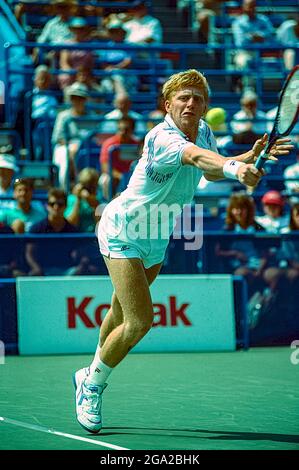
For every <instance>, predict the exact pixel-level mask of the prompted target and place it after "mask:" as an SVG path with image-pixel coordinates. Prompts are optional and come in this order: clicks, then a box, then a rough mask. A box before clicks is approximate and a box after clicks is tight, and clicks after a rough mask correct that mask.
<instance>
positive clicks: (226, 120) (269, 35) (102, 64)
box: [0, 0, 299, 293]
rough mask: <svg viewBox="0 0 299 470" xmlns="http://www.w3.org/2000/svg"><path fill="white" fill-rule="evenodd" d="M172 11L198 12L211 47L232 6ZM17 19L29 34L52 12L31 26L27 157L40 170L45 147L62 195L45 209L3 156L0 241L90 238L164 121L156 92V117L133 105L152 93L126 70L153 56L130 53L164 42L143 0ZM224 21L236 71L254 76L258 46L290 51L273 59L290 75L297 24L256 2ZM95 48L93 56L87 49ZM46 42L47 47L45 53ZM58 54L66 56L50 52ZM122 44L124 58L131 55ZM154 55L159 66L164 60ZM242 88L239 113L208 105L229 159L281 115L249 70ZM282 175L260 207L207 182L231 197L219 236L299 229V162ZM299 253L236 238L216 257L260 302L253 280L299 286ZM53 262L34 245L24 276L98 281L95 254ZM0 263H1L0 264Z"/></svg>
mask: <svg viewBox="0 0 299 470" xmlns="http://www.w3.org/2000/svg"><path fill="white" fill-rule="evenodd" d="M87 3H88V2H87ZM175 3H176V6H177V8H181V9H182V8H187V7H188V8H189V6H190V4H191V3H192V4H193V6H194V12H195V15H193V20H194V21H195V24H196V28H197V30H198V41H199V42H201V43H207V44H213V43H215V42H216V37H217V34H216V32H217V27H218V26H217V21H218V20H219V18H220V16H221V14H222V13H223V11H224V10H223V8H224V7H225V6H226V5H225V4H226V3H227V2H225V1H222V0H219V1H212V0H204V1H199V0H194V1H193V0H192V1H191V0H190V1H188V0H182V1H177V2H175ZM14 11H15V14H16V17H17V19H18V21H19V22H20V23H21V24H22V25H25V22H26V21H27V20H26V15H29V14H30V13H35V12H37V13H40V14H42V13H45V14H47V15H49V20H48V21H47V22H46V23H45V24H44V26H43V27H42V28H39V30H38V31H36V32H35V31H34V28H33V29H32V30H31V33H30V35H31V36H30V39H32V40H34V41H35V42H36V47H35V48H33V50H32V52H31V54H32V55H31V57H32V64H33V68H34V73H33V76H32V89H31V101H30V106H31V111H30V113H29V115H30V123H31V136H30V138H31V146H32V155H31V158H32V160H34V161H35V162H40V161H42V162H44V161H45V160H46V155H47V153H46V151H45V149H46V145H50V147H49V148H50V154H51V163H53V164H55V165H56V167H57V171H58V179H57V181H56V186H57V187H52V188H50V189H49V188H47V189H46V190H44V196H45V195H46V201H45V200H43V201H42V202H41V201H40V200H38V196H37V195H36V192H35V189H34V184H33V183H34V180H32V179H26V178H22V177H19V174H20V168H18V161H17V159H16V158H15V156H14V155H13V154H12V153H13V152H11V153H9V152H6V151H3V152H2V153H0V197H1V199H0V232H1V233H11V234H14V233H15V234H22V233H29V234H49V233H51V234H53V233H54V234H55V233H77V232H78V233H80V232H81V233H82V232H83V233H92V232H94V230H95V227H96V224H97V221H98V218H97V217H96V216H95V209H96V208H97V206H98V205H99V204H101V203H102V202H106V201H108V200H109V199H110V198H111V197H114V196H115V195H116V194H117V193H118V192H119V191H120V190H121V188H122V187H123V185H124V184H125V183H126V181H127V179H128V177H129V176H130V174H131V170H132V166H134V165H135V164H136V161H137V160H138V158H139V156H140V148H141V146H142V141H143V138H144V136H145V134H146V132H147V131H148V130H150V129H151V128H152V127H153V126H154V125H156V124H157V123H159V122H160V121H162V120H163V119H164V116H165V109H164V104H163V99H162V97H161V94H160V93H159V89H158V86H157V87H156V90H155V91H156V96H155V97H154V99H153V100H152V103H151V109H149V110H147V111H146V112H144V111H143V110H142V109H141V108H140V107H138V108H137V102H136V101H134V100H133V98H132V96H133V95H135V94H136V93H139V92H144V94H146V93H147V92H148V91H149V89H147V82H146V78H144V77H143V78H142V76H141V75H140V76H139V75H136V74H134V73H130V70H131V69H134V64H135V63H137V62H138V61H140V62H141V63H144V62H142V61H146V60H147V59H148V57H149V56H148V52H147V50H146V48H143V49H140V50H138V51H137V52H136V51H134V50H133V49H132V48H130V46H132V45H137V46H138V45H140V46H146V45H149V44H153V45H155V44H156V45H159V44H161V43H163V27H162V24H161V22H160V21H159V19H158V18H156V17H155V16H154V14H152V12H151V11H150V10H149V9H148V6H147V2H144V1H140V2H136V4H135V6H134V7H132V8H128V9H127V10H124V9H118V8H115V9H114V10H109V9H107V8H103V7H101V6H98V5H95V4H94V5H91V4H90V5H89V4H87V5H82V2H80V4H79V3H78V2H77V1H76V0H52V1H49V4H48V5H43V4H40V5H38V4H36V5H32V4H30V5H29V4H26V2H19V3H18V4H17V5H15V10H14ZM226 20H227V18H226ZM229 21H230V35H231V42H232V45H233V46H235V52H234V54H233V57H232V65H233V67H234V69H235V70H236V71H240V73H241V72H243V71H244V70H250V69H251V68H252V69H253V68H254V67H255V65H256V59H257V57H258V56H257V52H256V51H255V50H252V49H250V47H251V46H252V45H255V44H257V45H265V46H267V45H273V44H277V45H281V46H284V47H286V48H287V49H285V50H283V53H282V54H281V57H278V60H280V61H281V63H283V64H284V67H285V71H288V70H289V69H290V68H292V66H293V65H294V63H295V61H296V51H295V50H294V47H297V46H298V44H299V42H298V41H299V39H298V38H299V36H298V34H299V28H298V16H296V15H293V17H292V18H285V20H284V21H282V22H281V24H280V25H279V27H277V28H276V29H275V27H274V26H273V24H272V22H271V18H270V17H268V16H267V15H265V14H261V13H259V12H258V11H257V6H256V0H243V1H242V2H239V8H238V11H237V13H235V14H233V15H232V16H231V17H230V19H229ZM37 29H38V28H37ZM94 42H96V44H97V46H98V47H97V48H96V49H95V48H93V49H88V47H86V46H88V44H91V43H94ZM43 44H47V45H48V46H49V47H48V48H47V49H44V48H43V47H41V45H43ZM51 45H53V46H57V45H58V46H59V48H58V49H57V48H54V49H53V50H51V47H50V46H51ZM126 45H128V46H129V47H128V49H125V48H124V46H126ZM65 46H72V47H70V48H69V47H65ZM248 47H249V49H248ZM156 58H157V59H159V60H160V56H158V54H157V57H156ZM145 75H146V70H145ZM240 76H241V75H240ZM237 79H238V77H237ZM237 84H238V86H239V87H240V89H239V91H241V93H240V105H239V109H238V102H236V103H235V107H234V109H233V111H232V110H231V108H228V109H225V104H223V105H221V106H220V105H219V107H217V108H216V107H211V108H210V110H209V111H208V113H207V115H206V118H205V119H206V121H207V123H208V124H209V125H210V127H211V129H212V130H213V131H214V132H215V135H216V139H217V144H218V148H219V150H220V151H221V152H224V154H229V153H230V151H231V149H232V148H233V146H240V145H241V146H246V145H251V144H252V143H253V142H254V141H255V140H256V139H257V138H258V137H260V136H262V135H263V134H264V133H265V131H269V129H271V125H272V122H273V119H274V117H275V113H276V110H277V108H276V107H275V108H272V107H271V109H269V108H270V106H268V107H267V106H265V103H264V102H263V100H262V97H260V96H258V94H257V91H256V83H255V82H254V81H253V80H252V79H251V75H250V73H248V74H245V75H244V74H243V73H242V79H240V80H239V82H238V83H237ZM212 91H213V90H212ZM45 128H47V129H48V132H49V135H50V142H47V138H46V134H45V133H44V132H45V131H44V129H45ZM93 129H96V143H97V148H96V158H95V160H94V162H93V163H94V164H93V165H88V164H85V165H83V169H82V166H80V167H79V166H78V156H79V155H80V151H81V149H82V144H83V143H84V142H85V141H86V140H87V139H88V138H90V135H91V134H92V130H93ZM296 135H297V134H295V136H294V138H293V140H294V141H295V142H296ZM297 141H298V137H297ZM128 147H129V150H126V151H125V149H127V148H128ZM244 150H245V147H244ZM282 174H283V177H284V178H285V182H284V190H283V191H284V193H283V194H282V193H280V192H278V191H276V190H275V187H274V188H271V187H270V188H264V187H263V188H262V189H261V192H262V194H261V195H260V197H258V198H256V199H255V200H254V199H253V198H252V197H251V196H249V195H248V194H247V195H246V194H245V195H244V194H242V195H239V194H236V195H233V196H232V197H231V198H230V199H229V195H230V193H231V191H232V190H234V187H233V185H232V184H231V182H226V186H225V185H224V184H222V183H219V186H217V185H218V183H211V182H207V181H204V179H202V180H201V182H200V186H199V191H204V192H210V193H211V194H215V193H217V190H218V189H219V188H220V189H219V191H221V192H224V193H226V196H225V198H224V200H222V202H221V203H217V204H218V209H219V208H220V213H221V210H222V216H223V210H224V208H225V209H226V210H227V213H226V222H225V225H224V226H223V227H222V228H223V230H224V231H225V232H230V233H236V234H249V235H252V236H255V234H256V232H264V233H269V234H272V235H278V234H283V233H289V232H291V231H294V230H297V229H299V223H298V212H299V209H298V199H297V198H296V193H298V192H299V183H298V180H299V163H298V161H297V162H295V160H293V161H292V162H289V163H288V164H286V165H284V167H283V171H282ZM269 189H270V191H269ZM256 203H257V205H256ZM220 215H221V214H220ZM295 248H296V247H295V245H294V244H292V243H291V242H289V241H286V242H283V243H282V246H281V247H280V249H279V250H276V251H275V250H274V249H272V251H271V247H270V248H269V249H268V250H266V249H264V248H263V249H262V250H261V251H260V252H259V250H258V249H257V247H256V246H255V243H254V242H253V240H252V239H250V240H245V239H244V240H243V239H240V240H234V241H233V243H232V245H231V246H230V245H229V240H226V241H225V243H224V244H222V243H221V242H219V243H218V244H217V246H216V248H215V253H216V254H217V256H218V260H219V263H220V264H221V263H222V266H223V269H224V271H225V272H232V273H235V274H241V275H243V276H244V277H245V278H246V279H247V280H248V285H249V287H250V290H251V292H252V293H254V292H255V288H256V285H257V283H260V285H263V286H264V288H265V289H272V290H275V289H276V287H277V286H279V285H280V280H281V278H282V277H283V278H284V279H286V280H287V282H295V281H296V282H297V278H298V275H299V270H298V265H299V259H298V256H297V255H296V254H295ZM297 248H298V247H297ZM291 254H292V256H291ZM54 258H55V257H54ZM54 258H53V260H52V261H53V262H52V264H51V266H50V267H45V266H43V252H42V250H41V247H40V246H39V245H38V243H36V242H30V244H28V246H27V248H26V253H25V260H26V263H27V274H31V275H37V274H39V275H41V274H50V273H52V274H53V273H71V274H78V273H83V272H85V273H96V269H95V267H94V266H93V265H92V263H91V261H90V256H87V255H86V253H81V252H80V250H79V251H78V249H77V248H76V247H75V248H74V247H71V248H70V250H69V251H68V253H67V260H66V259H64V260H59V259H58V258H57V259H54ZM0 264H2V266H3V265H4V264H5V263H3V262H2V261H1V260H0ZM5 266H10V268H9V269H10V270H11V271H10V272H11V273H20V272H21V273H24V269H23V266H22V268H19V267H18V265H17V263H16V261H15V260H10V261H9V262H7V263H6V264H5ZM282 266H283V267H282ZM286 266H287V267H286ZM282 269H284V271H283V272H282V271H281V270H282ZM3 272H7V271H5V270H4V271H3ZM13 275H14V274H13ZM257 281H258V282H257Z"/></svg>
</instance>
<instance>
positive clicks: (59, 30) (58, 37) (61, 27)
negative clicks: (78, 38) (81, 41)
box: [37, 16, 74, 44]
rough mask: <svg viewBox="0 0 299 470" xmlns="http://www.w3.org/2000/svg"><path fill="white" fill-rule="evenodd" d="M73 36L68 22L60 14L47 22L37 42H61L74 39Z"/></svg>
mask: <svg viewBox="0 0 299 470" xmlns="http://www.w3.org/2000/svg"><path fill="white" fill-rule="evenodd" d="M73 37H74V36H73V34H72V32H71V30H70V29H69V26H68V24H67V23H66V22H65V21H62V20H61V18H60V17H59V16H55V17H54V18H52V19H51V20H49V21H48V22H47V23H46V24H45V26H44V28H43V30H42V32H41V34H40V35H39V36H38V38H37V42H40V43H45V42H49V43H51V44H61V43H65V42H66V41H68V40H70V39H73Z"/></svg>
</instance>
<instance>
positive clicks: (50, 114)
mask: <svg viewBox="0 0 299 470" xmlns="http://www.w3.org/2000/svg"><path fill="white" fill-rule="evenodd" d="M51 83H52V75H51V73H50V71H49V68H48V67H47V66H46V65H39V66H38V67H36V69H35V71H34V88H33V91H32V103H31V122H32V143H33V153H34V158H35V160H41V159H42V157H43V149H44V136H43V134H42V132H41V127H40V126H41V124H44V123H45V122H49V121H53V120H54V119H55V118H56V114H57V107H58V101H57V99H56V97H55V96H54V95H53V94H51V93H50V90H51Z"/></svg>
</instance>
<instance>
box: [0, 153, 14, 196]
mask: <svg viewBox="0 0 299 470" xmlns="http://www.w3.org/2000/svg"><path fill="white" fill-rule="evenodd" d="M17 170H18V168H17V165H16V159H15V157H14V156H13V155H9V154H5V153H0V196H5V197H13V179H14V174H15V172H16V171H17Z"/></svg>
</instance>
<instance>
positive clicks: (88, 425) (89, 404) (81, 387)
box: [73, 367, 107, 434]
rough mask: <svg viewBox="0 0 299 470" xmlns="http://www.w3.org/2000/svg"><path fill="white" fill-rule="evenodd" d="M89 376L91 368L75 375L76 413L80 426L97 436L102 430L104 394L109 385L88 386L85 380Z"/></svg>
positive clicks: (86, 368) (78, 371)
mask: <svg viewBox="0 0 299 470" xmlns="http://www.w3.org/2000/svg"><path fill="white" fill-rule="evenodd" d="M88 375H89V367H84V368H83V369H80V370H77V372H75V373H74V374H73V383H74V387H75V389H76V413H77V420H78V422H79V424H81V426H82V427H83V428H84V429H86V430H87V431H89V432H91V433H94V434H96V433H98V432H99V431H100V430H101V429H102V414H101V408H102V393H103V391H104V390H105V388H106V387H107V384H104V385H93V384H91V385H90V384H87V383H86V382H85V379H86V377H87V376H88Z"/></svg>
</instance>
